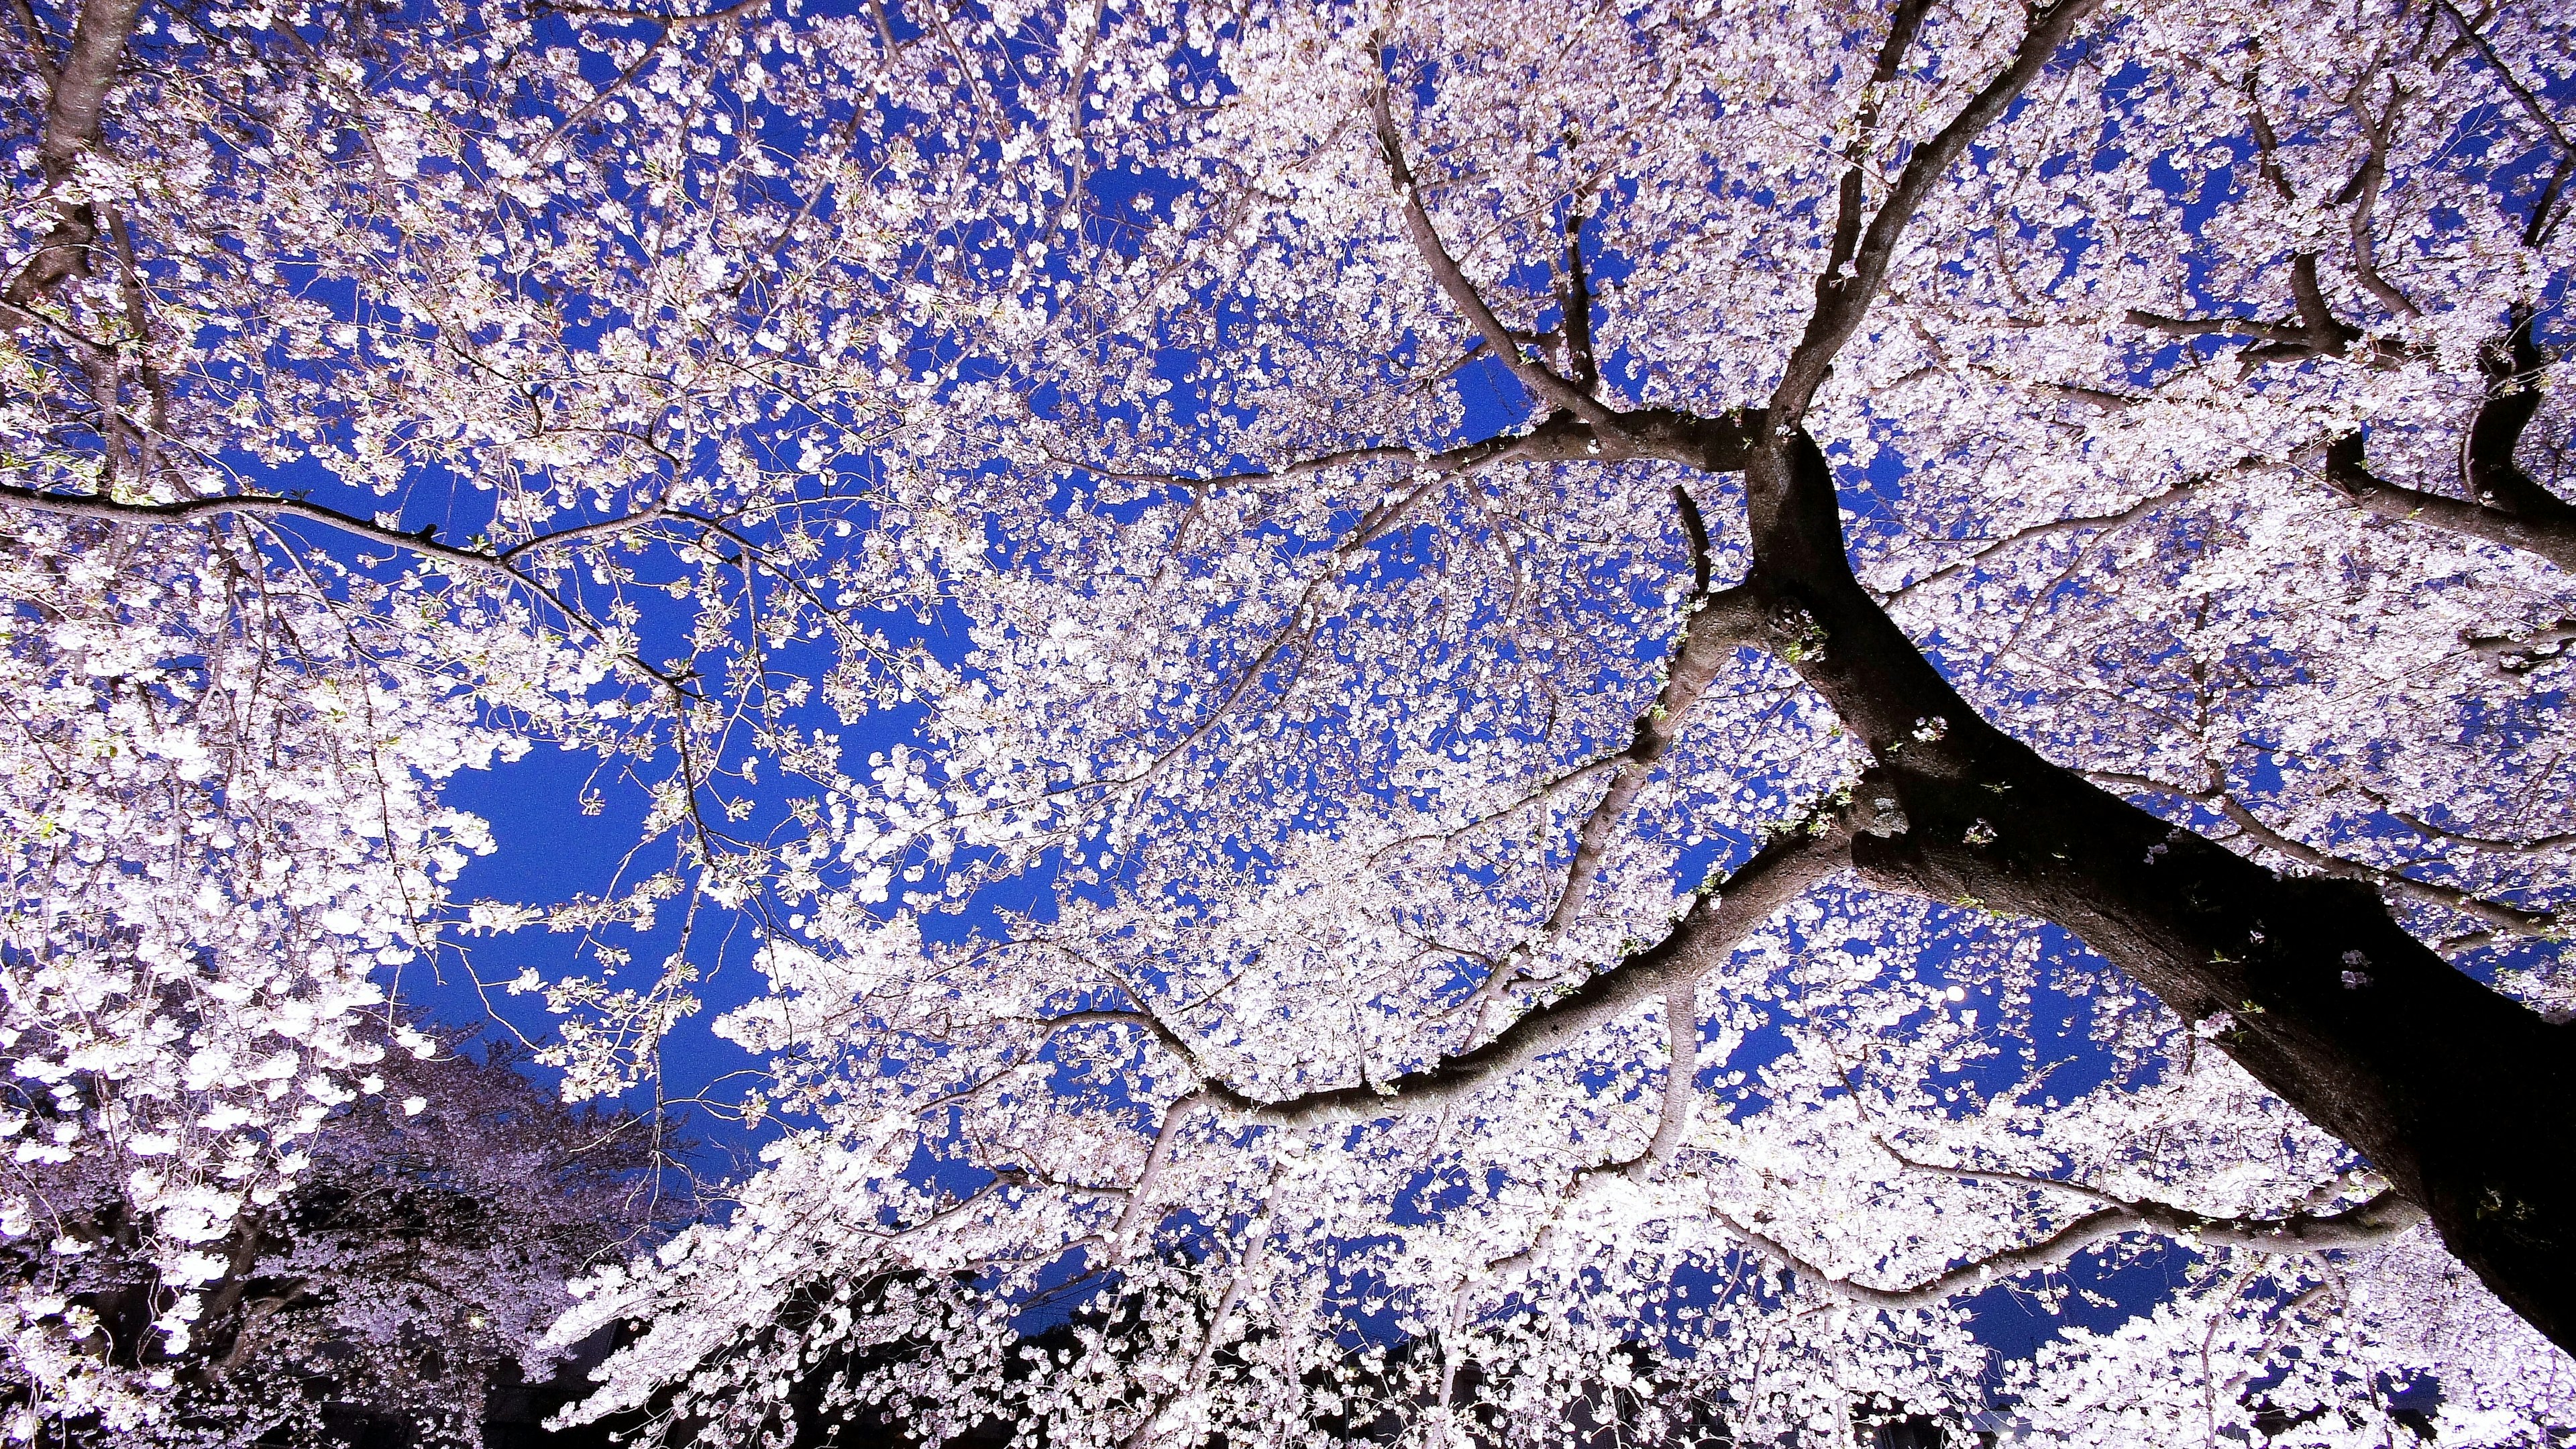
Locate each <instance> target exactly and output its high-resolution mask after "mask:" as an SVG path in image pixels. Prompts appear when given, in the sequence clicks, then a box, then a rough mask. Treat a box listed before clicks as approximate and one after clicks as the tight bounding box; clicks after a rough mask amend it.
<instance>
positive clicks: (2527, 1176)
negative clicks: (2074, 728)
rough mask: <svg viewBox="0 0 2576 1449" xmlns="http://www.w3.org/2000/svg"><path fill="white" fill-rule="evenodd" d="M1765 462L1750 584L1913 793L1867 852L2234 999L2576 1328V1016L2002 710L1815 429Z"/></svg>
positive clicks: (2426, 1197)
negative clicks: (1887, 606) (2205, 830)
mask: <svg viewBox="0 0 2576 1449" xmlns="http://www.w3.org/2000/svg"><path fill="white" fill-rule="evenodd" d="M1746 481H1747V489H1748V493H1749V495H1750V514H1751V521H1752V525H1753V545H1754V567H1753V574H1752V578H1751V579H1750V580H1749V581H1748V582H1749V584H1750V585H1751V587H1752V588H1753V589H1754V591H1755V592H1756V594H1757V595H1758V596H1759V597H1760V598H1761V599H1762V600H1763V601H1764V603H1765V606H1766V608H1767V610H1768V614H1769V619H1770V627H1771V629H1772V630H1773V632H1774V633H1775V634H1778V635H1779V636H1781V639H1782V641H1783V647H1781V648H1780V650H1779V652H1780V653H1781V655H1782V657H1783V658H1786V659H1788V660H1789V661H1790V662H1791V663H1792V665H1793V666H1794V667H1795V668H1796V669H1797V670H1798V672H1799V674H1800V675H1801V676H1802V677H1803V678H1804V679H1805V680H1806V682H1807V683H1808V684H1809V685H1810V686H1811V687H1813V688H1814V689H1815V690H1816V691H1817V692H1818V693H1819V694H1821V695H1823V696H1824V698H1825V699H1826V701H1827V702H1828V703H1829V704H1831V705H1832V706H1833V708H1834V709H1835V710H1836V711H1837V713H1838V714H1839V715H1840V716H1841V718H1842V720H1843V721H1844V724H1845V726H1846V727H1847V728H1849V729H1852V730H1853V731H1855V732H1856V733H1857V734H1859V735H1860V737H1861V738H1862V739H1863V740H1864V741H1865V742H1866V743H1867V744H1868V745H1869V747H1870V749H1871V750H1872V751H1873V752H1874V753H1875V754H1876V756H1877V759H1878V764H1877V766H1876V767H1875V768H1873V769H1872V770H1871V771H1870V772H1869V773H1868V774H1867V775H1866V776H1864V778H1863V785H1862V788H1863V790H1864V791H1865V792H1866V793H1869V794H1870V795H1872V796H1873V799H1874V803H1875V802H1880V801H1883V802H1887V803H1889V804H1892V805H1893V806H1894V807H1895V809H1896V810H1900V811H1901V812H1902V828H1901V829H1894V828H1890V827H1888V826H1884V825H1883V826H1882V827H1881V830H1882V832H1883V833H1873V834H1870V835H1865V836H1862V837H1860V838H1858V839H1856V840H1855V842H1854V844H1853V847H1852V856H1853V862H1854V864H1855V865H1856V866H1857V867H1858V868H1859V870H1860V871H1861V873H1862V875H1863V876H1864V877H1865V878H1867V879H1869V880H1870V881H1871V882H1873V883H1874V884H1876V885H1879V886H1881V887H1883V888H1886V889H1890V890H1895V891H1902V892H1906V893H1908V894H1913V895H1917V896H1923V897H1927V898H1932V899H1940V900H1948V901H1954V902H1967V903H1973V904H1978V905H1982V906H1984V907H1987V908H1989V909H1993V910H1997V911H2002V912H2007V913H2011V914H2018V915H2028V916H2034V917H2038V918H2040V919H2043V920H2048V921H2053V922H2056V923H2057V924H2059V925H2061V926H2064V927H2065V928H2067V929H2068V930H2070V931H2072V932H2074V933H2075V934H2076V935H2077V936H2078V937H2080V938H2082V939H2083V941H2084V942H2085V943H2086V944H2087V945H2089V946H2091V947H2092V948H2093V949H2094V950H2096V951H2099V952H2100V953H2102V955H2104V956H2105V957H2108V958H2109V959H2110V960H2112V961H2114V962H2116V963H2118V964H2119V965H2120V967H2121V968H2122V969H2124V970H2126V971H2127V972H2128V973H2129V974H2130V975H2131V976H2132V977H2134V978H2135V979H2136V980H2137V981H2138V983H2139V984H2140V985H2142V986H2144V987H2146V988H2147V989H2148V990H2150V991H2152V992H2154V993H2155V994H2156V995H2157V996H2158V997H2160V998H2161V999H2162V1000H2163V1001H2164V1003H2165V1004H2166V1005H2167V1006H2168V1007H2170V1008H2172V1009H2173V1011H2174V1012H2175V1013H2176V1014H2178V1015H2180V1016H2181V1017H2183V1018H2184V1019H2185V1020H2186V1021H2191V1022H2196V1023H2200V1022H2210V1019H2211V1018H2213V1017H2216V1016H2217V1015H2218V1014H2220V1013H2225V1014H2226V1017H2227V1018H2230V1019H2231V1020H2229V1021H2224V1022H2215V1023H2211V1024H2212V1025H2213V1026H2215V1027H2217V1028H2218V1029H2217V1030H2216V1034H2215V1036H2214V1037H2213V1040H2214V1042H2215V1044H2216V1045H2217V1046H2218V1047H2219V1049H2220V1050H2222V1051H2225V1052H2226V1053H2227V1054H2228V1055H2229V1056H2230V1057H2232V1058H2234V1059H2235V1060H2236V1061H2237V1062H2238V1063H2239V1064H2240V1065H2242V1066H2243V1067H2244V1068H2245V1069H2246V1070H2247V1071H2248V1072H2250V1073H2252V1074H2253V1076H2254V1077H2255V1079H2256V1080H2257V1081H2260V1082H2261V1083H2262V1084H2263V1085H2264V1086H2265V1087H2267V1088H2269V1089H2270V1090H2271V1091H2273V1092H2275V1093H2277V1094H2278V1095H2279V1096H2280V1097H2281V1098H2282V1099H2283V1100H2284V1101H2287V1102H2288V1103H2289V1104H2290V1105H2291V1106H2293V1107H2295V1108H2297V1109H2298V1110H2299V1111H2300V1112H2302V1113H2304V1114H2305V1115H2306V1116H2307V1117H2308V1119H2309V1120H2310V1121H2312V1122H2314V1123H2316V1124H2317V1125H2318V1126H2319V1127H2321V1128H2323V1129H2325V1130H2326V1131H2329V1132H2332V1133H2334V1134H2335V1135H2337V1136H2339V1137H2341V1138H2342V1139H2343V1140H2344V1141H2345V1142H2347V1143H2349V1144H2351V1146H2352V1147H2353V1148H2354V1149H2355V1150H2356V1151H2358V1152H2360V1153H2361V1154H2362V1155H2363V1156H2365V1157H2367V1158H2368V1159H2369V1160H2370V1163H2371V1165H2372V1166H2373V1167H2374V1168H2376V1169H2377V1170H2378V1171H2379V1172H2381V1173H2382V1174H2384V1175H2385V1176H2386V1177H2387V1178H2388V1180H2389V1182H2390V1183H2391V1184H2392V1185H2394V1186H2395V1187H2396V1188H2397V1190H2398V1191H2399V1192H2401V1193H2403V1194H2404V1195H2406V1196H2407V1197H2408V1198H2410V1199H2412V1200H2413V1201H2415V1202H2416V1203H2417V1204H2419V1205H2421V1206H2422V1207H2423V1208H2424V1209H2425V1211H2426V1212H2427V1213H2428V1214H2429V1215H2430V1216H2431V1218H2432V1220H2433V1223H2434V1225H2435V1226H2436V1227H2437V1228H2438V1229H2439V1230H2440V1232H2441V1234H2442V1239H2443V1242H2444V1244H2445V1245H2446V1246H2448V1247H2449V1248H2450V1250H2451V1252H2452V1253H2453V1254H2454V1255H2456V1256H2457V1257H2458V1258H2459V1259H2460V1261H2461V1262H2463V1263H2465V1264H2467V1265H2468V1266H2469V1267H2470V1268H2471V1269H2472V1270H2474V1271H2475V1272H2476V1273H2477V1274H2478V1276H2479V1277H2480V1278H2481V1279H2483V1280H2484V1281H2485V1283H2486V1285H2487V1286H2488V1288H2490V1289H2491V1290H2493V1291H2494V1293H2495V1295H2496V1296H2497V1297H2498V1298H2500V1299H2502V1300H2503V1301H2504V1302H2505V1303H2506V1304H2507V1305H2508V1306H2510V1307H2511V1308H2513V1310H2514V1311H2515V1312H2517V1313H2519V1314H2521V1315H2522V1316H2523V1317H2524V1318H2525V1319H2526V1320H2528V1321H2529V1322H2530V1323H2531V1324H2532V1325H2533V1326H2534V1327H2536V1328H2538V1329H2539V1330H2540V1331H2541V1332H2542V1333H2544V1334H2547V1335H2548V1336H2549V1338H2550V1339H2551V1340H2552V1341H2554V1342H2556V1343H2557V1344H2558V1345H2559V1346H2560V1347H2561V1348H2565V1349H2568V1350H2569V1351H2571V1352H2576V1060H2571V1058H2570V1052H2571V1049H2576V1028H2571V1027H2568V1026H2553V1025H2551V1024H2549V1023H2547V1022H2545V1021H2543V1020H2542V1019H2541V1018H2540V1017H2539V1015H2538V1014H2536V1013H2534V1012H2532V1011H2531V1010H2529V1009H2528V1008H2526V1007H2524V1006H2522V1005H2521V1004H2519V1003H2517V1002H2514V1001H2512V1000H2510V999H2508V998H2506V997H2504V996H2501V995H2499V994H2497V993H2495V992H2493V991H2491V990H2488V989H2487V988H2486V987H2484V986H2481V985H2480V984H2478V983H2477V982H2475V981H2473V980H2471V979H2470V978H2468V977H2467V976H2464V975H2462V974H2461V973H2460V972H2459V971H2457V970H2455V969H2454V968H2452V967H2451V966H2450V965H2449V963H2447V962H2445V961H2443V960H2442V959H2441V958H2440V957H2439V956H2437V955H2435V954H2434V953H2433V952H2432V950H2431V949H2429V948H2428V947H2426V946H2425V945H2424V944H2423V943H2422V942H2420V941H2418V940H2416V939H2415V938H2414V937H2413V936H2412V935H2410V934H2409V933H2408V932H2407V931H2406V930H2405V929H2404V928H2403V927H2401V926H2400V925H2399V924H2398V923H2397V922H2396V920H2395V919H2394V918H2393V917H2391V916H2390V914H2389V912H2388V909H2387V907H2386V906H2385V904H2384V903H2382V902H2381V901H2380V899H2379V898H2378V896H2377V895H2376V893H2375V892H2373V891H2371V890H2370V889H2369V888H2368V887H2365V886H2362V885H2359V884H2356V883H2353V882H2349V881H2341V880H2332V879H2325V878H2293V879H2284V878H2282V877H2281V876H2279V875H2277V874H2276V873H2274V872H2272V871H2270V870H2267V869H2265V868H2264V867H2262V866H2260V865H2257V864H2255V863H2254V862H2253V861H2251V860H2248V859H2247V858H2245V857H2244V856H2241V855H2238V854H2236V853H2235V852H2233V851H2231V850H2228V849H2226V848H2225V847H2223V846H2221V845H2219V844H2217V843H2215V842H2213V841H2210V840H2207V839H2205V838H2203V837H2201V836H2199V835H2197V834H2195V833H2193V832H2191V831H2189V830H2186V829H2183V828H2181V827H2178V826H2174V825H2171V824H2169V823H2167V822H2165V821H2163V820H2159V819H2157V818H2156V817H2155V816H2153V815H2150V814H2148V813H2147V812H2145V811H2144V810H2141V809H2139V808H2137V807H2136V806H2134V805H2131V804H2129V803H2128V802H2126V801H2124V800H2121V799H2118V798H2116V797H2114V796H2112V795H2109V794H2106V793H2104V792H2103V791H2101V790H2099V789H2096V788H2095V787H2094V786H2093V785H2092V784H2091V783H2090V782H2088V781H2086V780H2084V779H2083V778H2081V777H2080V776H2077V775H2076V774H2074V773H2073V772H2071V771H2068V770H2065V769H2062V768H2060V767H2058V766H2056V765H2052V764H2050V763H2049V762H2048V761H2046V760H2044V759H2042V758H2040V757H2039V755H2038V754H2036V753H2035V752H2033V751H2032V750H2030V749H2029V748H2027V747H2026V746H2023V745H2021V744H2020V743H2018V742H2016V741H2014V740H2012V739H2010V738H2008V737H2006V736H2005V735H2003V734H2002V733H2001V732H2000V731H1997V730H1996V729H1994V728H1993V727H1992V726H1990V725H1988V724H1986V723H1985V721H1984V720H1982V719H1981V718H1979V717H1978V716H1977V714H1976V712H1975V711H1974V710H1972V709H1971V708H1970V707H1969V706H1968V704H1967V702H1966V701H1965V700H1964V699H1962V698H1961V697H1960V695H1959V694H1958V692H1957V691H1956V690H1955V689H1953V688H1952V687H1951V686H1950V684H1949V682H1948V681H1947V680H1946V679H1944V678H1942V677H1941V675H1940V673H1939V671H1937V670H1935V669H1934V668H1933V667H1932V665H1931V663H1930V662H1929V661H1928V660H1926V659H1925V658H1924V657H1923V655H1922V653H1921V651H1919V650H1918V649H1916V648H1915V647H1914V645H1913V643H1912V641H1911V640H1909V639H1907V638H1906V637H1905V635H1904V633H1903V631H1901V630H1899V629H1898V628H1897V627H1896V625H1895V623H1894V621H1893V620H1891V619H1889V618H1888V617H1887V614H1886V613H1885V611H1883V610H1882V609H1880V608H1879V607H1878V605H1877V603H1876V601H1874V600H1873V599H1871V598H1870V596H1869V594H1868V593H1867V592H1866V591H1865V590H1863V589H1862V588H1861V587H1860V584H1859V582H1858V581H1857V580H1856V579H1855V578H1854V577H1853V576H1852V573H1851V569H1850V565H1849V562H1848V559H1847V558H1846V556H1845V554H1844V551H1843V539H1842V529H1841V523H1840V517H1839V514H1838V512H1837V505H1836V500H1835V496H1834V485H1833V475H1832V472H1831V469H1830V467H1829V465H1828V464H1827V463H1826V461H1825V459H1824V456H1823V454H1822V453H1820V452H1819V451H1818V450H1817V449H1816V446H1815V444H1814V443H1813V442H1812V441H1810V440H1809V439H1807V438H1806V437H1805V436H1804V435H1803V434H1800V435H1797V436H1794V437H1791V438H1788V439H1783V440H1779V441H1777V442H1776V443H1774V444H1773V446H1770V447H1766V448H1762V449H1759V450H1757V451H1756V452H1755V453H1754V455H1753V456H1752V457H1750V458H1748V459H1747V461H1746ZM1891 813H1892V812H1890V811H1889V810H1888V809H1887V808H1886V806H1885V805H1884V804H1882V805H1881V808H1880V814H1881V816H1882V817H1883V818H1885V817H1889V816H1890V815H1891Z"/></svg>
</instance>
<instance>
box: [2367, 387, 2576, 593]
mask: <svg viewBox="0 0 2576 1449" xmlns="http://www.w3.org/2000/svg"><path fill="white" fill-rule="evenodd" d="M2479 411H2480V415H2481V417H2483V416H2484V414H2485V412H2486V409H2485V408H2483V407H2482V408H2480V410H2479ZM2470 431H2471V434H2472V436H2473V437H2474V435H2475V434H2476V433H2477V431H2478V430H2477V429H2476V428H2475V427H2474V426H2473V427H2472V428H2471V430H2470ZM2507 466H2510V464H2509V463H2508V464H2507ZM2515 471H2517V472H2519V470H2518V469H2517V470H2515ZM2487 476H2489V478H2490V481H2493V478H2494V473H2493V472H2492V471H2491V472H2490V473H2489V474H2488V475H2487ZM2325 477H2326V482H2327V483H2328V484H2330V485H2332V487H2333V488H2334V490H2335V491H2336V492H2337V493H2340V494H2342V495H2343V496H2344V498H2345V499H2346V500H2347V501H2349V502H2350V503H2351V504H2352V505H2353V506H2354V507H2356V508H2359V509H2361V510H2362V511H2364V512H2366V513H2371V514H2376V515H2377V516H2379V517H2382V518H2394V519H2404V520H2406V521H2408V522H2412V523H2421V524H2424V525H2427V526H2428V527H2432V528H2438V529H2441V530H2442V531H2443V532H2445V533H2456V534H2459V535H2461V536H2462V537H2466V538H2475V539H2480V540H2483V541H2484V542H2487V543H2492V544H2496V545H2499V546H2500V547H2504V548H2512V549H2519V550H2521V551H2522V552H2524V553H2529V554H2537V555H2539V556H2540V557H2542V558H2545V559H2547V560H2549V561H2550V562H2551V563H2554V564H2556V565H2558V566H2559V567H2560V568H2562V569H2565V570H2567V571H2568V572H2570V573H2576V508H2569V507H2568V506H2567V505H2565V504H2563V503H2561V504H2559V505H2558V506H2557V507H2556V508H2540V509H2536V510H2535V511H2533V512H2531V513H2527V514H2526V513H2514V512H2509V511H2507V510H2505V509H2503V508H2499V507H2495V506H2492V505H2489V504H2485V503H2479V502H2474V501H2472V500H2470V499H2466V498H2453V497H2451V496H2449V495H2448V494H2443V493H2428V492H2426V491H2424V490H2423V489H2420V488H2408V487H2405V486H2404V485H2402V484H2397V483H2391V482H2389V481H2388V480H2386V479H2384V478H2381V477H2380V476H2379V475H2377V474H2375V473H2373V472H2371V471H2370V466H2369V464H2368V463H2367V462H2366V461H2364V456H2363V443H2362V438H2361V435H2360V434H2358V433H2353V434H2347V435H2346V436H2344V437H2342V438H2339V439H2337V440H2336V441H2335V442H2334V443H2333V444H2332V445H2331V446H2329V447H2328V448H2327V450H2326V473H2325ZM2534 486H2535V487H2536V486H2537V485H2534Z"/></svg>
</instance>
